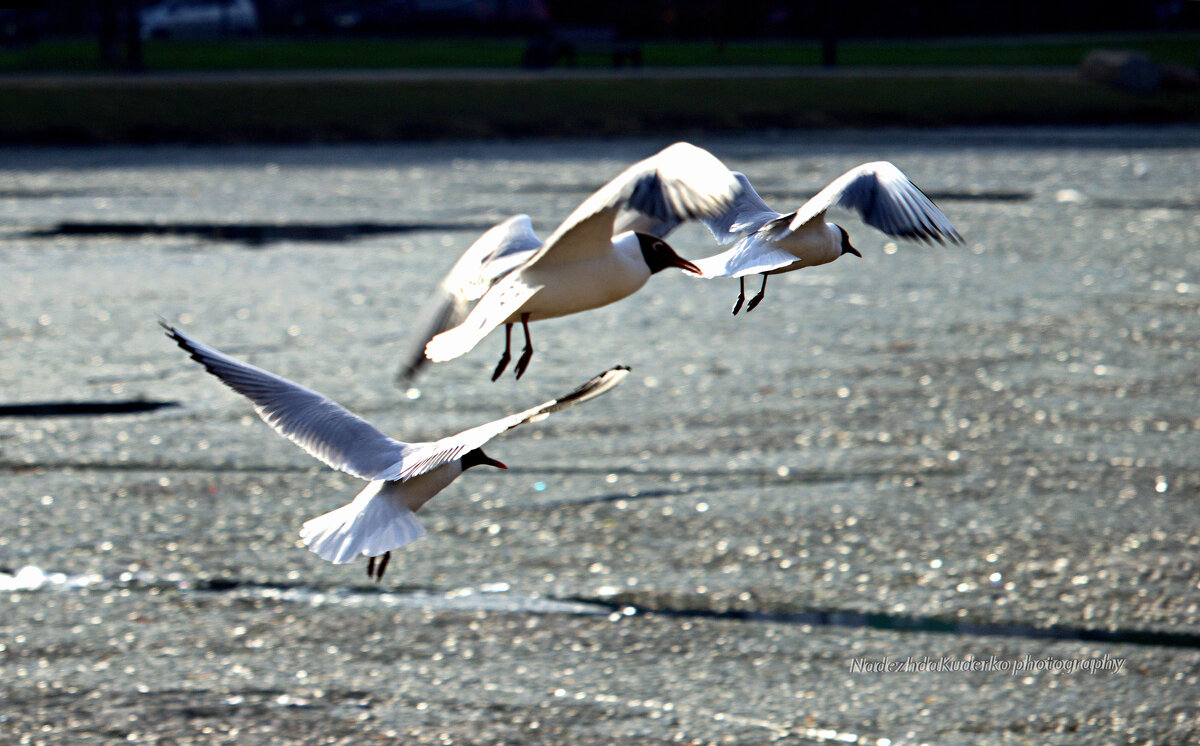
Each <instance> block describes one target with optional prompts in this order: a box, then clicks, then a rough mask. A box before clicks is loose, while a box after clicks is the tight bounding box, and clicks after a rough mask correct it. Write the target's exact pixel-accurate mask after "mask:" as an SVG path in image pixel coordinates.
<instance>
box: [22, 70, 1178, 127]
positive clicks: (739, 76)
mask: <svg viewBox="0 0 1200 746" xmlns="http://www.w3.org/2000/svg"><path fill="white" fill-rule="evenodd" d="M0 98H3V99H4V100H5V101H6V102H8V105H7V106H5V107H3V108H2V109H0V143H3V144H110V143H146V144H159V143H310V142H386V141H397V140H413V141H431V140H463V139H471V140H496V139H501V140H503V139H525V138H534V137H551V138H561V137H596V136H600V137H612V136H639V135H672V136H695V135H696V134H699V133H705V134H718V133H734V132H736V133H746V132H763V131H770V130H798V129H833V128H842V127H865V128H878V127H896V126H904V127H934V128H936V127H962V126H966V127H975V126H994V125H1097V124H1108V125H1112V124H1132V123H1138V124H1180V123H1194V122H1196V121H1200V92H1198V91H1169V90H1163V91H1157V92H1154V93H1141V94H1139V93H1130V92H1123V91H1119V90H1116V89H1113V88H1109V87H1105V86H1102V85H1100V84H1098V83H1094V82H1090V81H1088V80H1085V79H1083V78H1082V77H1081V76H1080V75H1079V74H1078V71H1077V69H1076V68H1073V67H1007V68H1006V67H982V68H980V67H950V68H948V67H887V68H864V67H847V68H839V69H834V70H824V69H811V68H794V67H740V68H652V69H636V70H606V69H576V70H561V69H559V70H550V71H523V70H492V69H439V70H353V71H349V70H330V71H278V72H276V71H246V72H181V73H151V74H143V75H137V76H133V75H121V74H80V75H64V74H20V75H10V76H5V77H3V78H0Z"/></svg>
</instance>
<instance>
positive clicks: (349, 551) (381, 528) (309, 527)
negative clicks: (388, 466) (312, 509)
mask: <svg viewBox="0 0 1200 746" xmlns="http://www.w3.org/2000/svg"><path fill="white" fill-rule="evenodd" d="M403 490H404V487H403V485H401V484H398V483H396V482H388V481H385V480H381V479H379V480H375V481H373V482H371V483H370V484H368V485H367V486H366V487H364V488H363V490H362V492H360V493H358V496H357V497H355V498H354V500H353V501H352V502H350V503H347V504H346V505H343V506H342V507H340V508H336V509H334V510H331V511H329V512H328V513H325V514H324V515H319V516H317V517H316V518H313V519H311V520H309V521H306V522H305V523H304V525H303V526H302V527H301V528H300V539H301V541H303V542H304V545H305V546H307V547H308V548H309V549H310V550H312V551H313V552H315V553H316V554H317V555H318V556H320V557H321V559H324V560H328V561H329V562H333V563H335V564H339V565H340V564H344V563H346V562H353V561H354V560H355V559H356V558H357V557H359V556H360V555H366V556H368V557H378V556H379V555H381V554H383V553H384V552H390V551H392V550H393V549H399V548H400V547H402V546H404V545H405V544H411V543H412V542H414V541H416V540H417V539H420V538H421V537H422V536H424V535H425V528H424V527H423V526H422V525H421V523H420V521H418V520H417V516H416V515H415V514H414V513H413V512H412V510H410V509H409V507H408V505H407V503H406V502H405V500H404V495H403Z"/></svg>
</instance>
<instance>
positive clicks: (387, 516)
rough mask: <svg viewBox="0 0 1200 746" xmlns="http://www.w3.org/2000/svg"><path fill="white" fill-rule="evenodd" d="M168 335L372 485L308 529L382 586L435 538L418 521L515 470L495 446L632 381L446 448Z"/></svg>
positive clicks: (620, 373)
mask: <svg viewBox="0 0 1200 746" xmlns="http://www.w3.org/2000/svg"><path fill="white" fill-rule="evenodd" d="M162 326H163V328H164V329H165V330H166V332H167V336H169V337H170V338H171V339H173V340H175V342H176V344H178V345H179V346H180V347H182V348H183V349H184V350H185V351H187V352H188V353H189V354H190V355H191V357H192V359H193V360H195V361H196V362H198V363H200V364H201V365H203V366H204V368H205V370H207V371H208V372H209V373H211V374H213V375H214V376H216V377H217V378H219V379H221V381H222V382H223V383H224V384H225V385H226V386H228V387H229V388H231V389H233V390H234V391H236V392H238V393H239V394H242V395H243V396H245V397H246V398H248V399H249V400H250V401H251V402H252V403H253V404H254V409H255V411H256V412H257V413H258V416H259V417H261V418H262V419H263V421H264V422H266V423H267V424H268V425H270V426H271V427H272V428H274V429H275V431H276V432H278V433H279V434H280V435H282V436H284V437H286V438H287V439H288V440H290V441H292V442H293V443H295V444H296V445H298V446H300V447H301V448H303V449H304V450H305V451H307V452H308V453H309V454H310V455H312V456H314V457H315V458H317V459H319V460H321V461H323V462H324V463H325V464H327V465H328V466H331V467H333V468H334V469H338V470H340V471H344V472H346V473H347V474H351V475H353V476H356V477H358V478H360V479H365V480H367V481H368V484H367V486H366V487H365V488H363V490H362V492H360V493H358V495H357V496H356V497H355V498H354V500H353V501H352V502H350V503H348V504H347V505H343V506H342V507H340V508H337V509H336V510H333V511H330V512H329V513H326V514H324V515H321V516H318V517H316V518H313V519H312V520H310V521H308V522H306V523H305V524H304V526H303V527H302V528H301V530H300V538H301V539H302V540H303V541H304V544H305V545H306V546H307V547H308V548H309V549H311V550H312V551H313V552H315V553H316V554H318V555H319V556H320V557H321V558H323V559H326V560H328V561H330V562H333V563H336V564H342V563H346V562H350V561H352V560H354V559H355V558H357V557H358V556H359V555H365V556H367V557H370V558H372V559H371V561H370V562H369V563H368V569H367V572H368V574H369V575H372V576H373V577H375V579H376V580H379V579H380V578H382V577H383V572H384V569H386V567H387V558H388V556H389V554H388V553H389V552H391V550H393V549H398V548H399V547H402V546H404V545H405V544H409V543H411V542H413V541H416V540H417V539H419V538H421V537H422V536H424V535H425V529H424V528H423V527H422V526H421V524H420V523H419V522H418V521H417V518H416V516H415V515H414V513H416V511H417V510H419V509H420V508H421V506H422V505H424V504H425V503H426V502H428V501H429V500H430V499H431V498H432V497H433V496H434V495H436V494H438V493H439V492H441V491H442V490H443V489H445V488H446V487H447V486H448V485H450V483H451V482H453V481H454V480H455V479H457V478H458V477H459V475H461V474H462V473H463V471H465V470H466V469H469V468H471V467H472V466H478V465H483V464H486V465H490V466H496V467H498V468H501V469H503V468H506V467H505V466H504V465H503V464H501V463H500V462H499V461H496V460H494V459H491V458H489V457H488V456H487V455H485V454H484V453H483V451H482V450H481V449H482V447H483V445H484V444H485V443H487V442H488V441H489V440H491V439H492V438H494V437H496V436H497V435H499V434H501V433H503V432H504V431H506V430H509V429H511V428H514V427H516V426H518V425H521V424H524V423H526V422H535V421H539V420H542V419H545V418H546V417H547V416H548V415H549V414H550V413H551V412H557V411H558V410H560V409H565V408H567V407H570V406H572V405H575V404H578V403H580V402H584V401H587V400H588V399H592V398H594V397H597V396H600V395H601V394H603V393H605V392H606V391H608V390H609V389H611V388H613V387H614V386H616V385H617V384H618V383H620V382H621V381H622V380H623V379H624V378H625V376H626V375H628V372H629V369H628V368H625V367H623V366H617V367H615V368H612V369H610V370H608V371H605V372H604V373H602V374H600V375H598V376H596V377H595V378H593V379H591V380H590V381H588V382H587V383H585V384H583V385H582V386H580V387H579V388H577V389H576V390H574V391H572V392H571V393H569V394H567V395H566V396H563V397H560V398H558V399H551V400H550V401H547V402H543V403H542V404H539V405H538V406H536V407H533V408H531V409H527V410H525V411H522V412H518V413H516V414H513V415H509V416H508V417H503V418H501V419H498V420H495V421H493V422H488V423H486V424H483V425H479V426H478V427H473V428H471V429H470V430H464V431H463V432H461V433H458V434H457V435H451V436H449V437H446V438H442V439H441V440H437V441H433V442H427V443H403V442H401V441H398V440H394V439H393V438H390V437H388V436H387V435H385V434H384V433H383V432H381V431H380V430H378V429H377V428H376V427H375V426H374V425H371V424H370V423H369V422H367V421H366V420H363V419H361V418H359V417H358V416H356V415H354V414H352V413H351V412H349V411H347V410H346V409H344V408H343V407H342V406H340V405H339V404H337V403H336V402H334V401H332V400H331V399H328V398H326V397H324V396H322V395H321V394H318V393H317V392H315V391H312V390H310V389H307V388H305V387H303V386H301V385H299V384H297V383H293V382H292V381H289V380H287V379H286V378H282V377H280V376H277V375H275V374H273V373H269V372H267V371H265V370H262V369H261V368H256V367H255V366H253V365H249V364H247V363H243V362H241V361H239V360H235V359H234V358H232V357H229V356H228V355H225V354H224V353H222V352H219V351H217V350H215V349H213V348H212V347H209V346H207V345H204V344H201V343H200V342H197V341H195V340H193V339H191V338H190V337H188V336H186V335H185V334H183V332H180V331H179V330H178V329H175V328H174V327H172V326H170V325H168V324H166V323H165V322H164V323H162ZM379 556H382V557H383V561H382V562H381V564H380V566H379V568H378V571H377V572H376V571H375V562H374V558H375V557H379Z"/></svg>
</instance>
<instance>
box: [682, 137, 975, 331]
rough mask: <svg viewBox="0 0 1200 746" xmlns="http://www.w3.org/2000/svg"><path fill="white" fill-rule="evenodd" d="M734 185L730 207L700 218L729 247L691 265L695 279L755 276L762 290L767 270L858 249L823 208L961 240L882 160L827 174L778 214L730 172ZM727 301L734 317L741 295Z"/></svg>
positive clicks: (890, 230) (891, 229)
mask: <svg viewBox="0 0 1200 746" xmlns="http://www.w3.org/2000/svg"><path fill="white" fill-rule="evenodd" d="M735 177H736V178H737V180H738V182H739V183H740V184H741V186H742V189H741V191H740V193H739V196H738V198H737V200H736V202H735V203H734V204H733V206H732V207H731V208H730V209H729V210H727V211H726V212H725V213H723V214H722V215H719V216H718V217H716V218H712V219H705V220H704V223H705V225H707V226H708V228H709V230H711V231H712V233H713V235H714V236H715V237H716V239H717V241H718V242H720V243H722V244H728V243H733V244H734V246H733V248H731V249H729V250H728V251H725V252H723V253H721V254H716V255H714V256H710V257H707V258H704V259H700V260H698V261H697V262H696V266H697V267H699V268H700V273H699V274H700V275H701V276H703V277H710V278H711V277H738V278H744V277H745V276H746V275H752V274H761V275H762V276H763V290H765V288H766V284H767V275H773V274H780V273H782V272H792V271H794V270H797V269H803V268H804V267H815V266H817V265H820V264H827V263H829V262H832V261H833V260H835V259H837V258H838V257H840V256H842V255H843V254H854V255H855V256H859V257H861V256H862V254H859V253H858V250H857V249H855V248H854V247H853V246H851V245H850V237H849V235H848V234H847V233H846V231H845V229H844V228H842V227H841V226H839V225H837V224H836V223H828V222H826V221H825V213H826V211H827V210H828V209H829V208H830V207H842V208H845V209H848V210H854V211H856V212H857V213H858V214H859V216H860V217H861V218H862V219H863V222H865V223H866V224H867V225H870V226H872V227H874V228H878V229H879V230H881V231H883V232H884V233H886V234H888V235H889V236H896V237H901V238H913V239H917V240H921V241H930V242H933V241H936V242H938V243H942V242H943V241H944V240H946V239H949V240H950V241H951V242H954V243H958V242H960V241H962V238H961V237H960V236H959V235H958V231H956V230H955V229H954V226H953V225H951V223H950V221H949V219H947V218H946V216H945V215H943V214H942V211H941V210H939V209H938V208H937V206H936V205H935V204H933V202H932V201H931V200H930V199H929V198H928V197H927V196H925V193H924V192H922V191H921V190H920V189H919V188H918V187H917V186H916V185H915V184H913V183H912V182H911V181H909V180H908V177H907V176H905V175H904V174H903V173H902V172H901V171H900V169H898V168H896V167H895V166H893V165H892V164H891V163H888V162H887V161H876V162H874V163H864V164H863V165H861V166H858V167H856V168H853V169H851V170H849V171H847V172H846V173H845V174H842V175H841V176H839V177H838V178H837V179H835V180H834V181H833V182H832V183H830V184H829V186H827V187H825V188H824V189H822V190H821V191H820V192H818V193H817V194H816V196H814V197H813V198H812V199H810V200H809V201H808V202H805V203H804V205H803V206H802V207H801V208H800V209H799V210H797V211H795V212H793V213H791V214H788V215H783V214H781V213H778V212H775V211H774V210H772V209H771V208H770V207H768V206H767V204H766V203H765V202H763V200H762V198H761V197H759V196H758V193H757V192H755V191H754V187H752V186H751V185H750V181H749V179H747V178H746V177H745V175H744V174H740V173H738V174H735ZM744 282H745V281H744V280H743V285H742V294H740V295H739V296H738V302H737V303H736V304H735V305H734V308H733V312H734V313H735V314H736V313H737V312H738V311H739V310H740V309H741V305H742V301H743V300H744V299H745V284H744ZM763 290H760V291H759V293H758V295H757V296H755V297H754V298H752V299H751V300H750V304H749V306H747V308H746V310H747V311H750V310H752V309H753V308H754V307H755V306H756V305H758V303H759V302H760V301H761V300H762V298H763Z"/></svg>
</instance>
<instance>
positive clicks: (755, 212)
mask: <svg viewBox="0 0 1200 746" xmlns="http://www.w3.org/2000/svg"><path fill="white" fill-rule="evenodd" d="M733 175H734V177H735V178H736V179H737V181H738V184H739V185H740V186H741V193H740V194H738V196H737V199H735V200H734V201H733V203H732V204H731V205H730V206H729V209H727V210H725V211H724V212H722V213H721V214H720V215H717V216H716V217H713V218H707V219H705V220H704V224H705V225H706V226H708V229H709V230H710V231H712V234H713V237H714V238H716V239H717V243H721V244H727V243H732V242H734V241H737V240H738V239H740V238H742V237H743V236H746V235H748V234H750V233H754V232H755V231H757V230H758V229H759V228H761V227H762V226H763V225H765V224H766V223H769V222H770V221H772V220H775V219H776V218H778V217H780V215H779V213H777V212H775V211H774V210H772V209H771V208H770V207H768V206H767V203H766V202H763V199H762V197H759V196H758V192H756V191H754V187H753V186H752V185H751V184H750V180H749V179H747V178H746V175H745V174H743V173H740V172H737V171H735V172H734V174H733Z"/></svg>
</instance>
